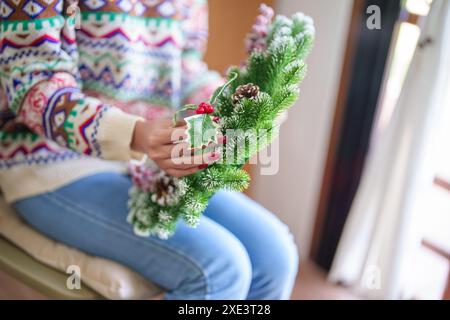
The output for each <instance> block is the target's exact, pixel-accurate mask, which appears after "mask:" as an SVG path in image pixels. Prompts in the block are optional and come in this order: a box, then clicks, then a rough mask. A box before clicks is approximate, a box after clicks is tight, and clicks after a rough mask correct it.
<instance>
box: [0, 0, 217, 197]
mask: <svg viewBox="0 0 450 320" xmlns="http://www.w3.org/2000/svg"><path fill="white" fill-rule="evenodd" d="M206 38H207V6H206V3H205V1H203V0H81V1H80V3H79V4H78V3H77V2H76V1H75V0H0V84H1V86H0V185H1V188H2V191H3V192H4V194H5V196H6V198H7V200H8V201H13V200H16V199H19V198H22V197H27V196H30V195H34V194H38V193H41V192H45V191H49V190H52V189H54V188H56V187H59V186H61V185H63V184H66V183H68V182H70V181H72V180H74V179H77V178H79V177H81V176H84V175H87V174H92V173H95V172H98V171H102V170H103V171H108V170H122V168H123V166H122V165H118V164H117V163H116V162H112V161H106V160H128V159H130V158H131V157H132V155H133V154H132V152H131V151H130V142H131V138H132V133H133V130H134V124H135V123H136V121H138V120H139V119H141V117H143V118H147V119H150V118H154V117H159V116H162V115H164V114H167V113H168V112H169V111H170V110H172V109H173V108H176V107H178V106H180V105H182V104H184V103H191V102H198V101H199V100H200V99H201V100H203V99H206V98H207V97H208V96H209V95H210V94H211V91H212V90H213V89H214V88H215V87H216V86H217V85H218V83H220V81H221V79H220V77H219V75H218V74H217V73H215V72H211V71H209V70H208V69H207V66H206V65H205V63H204V62H203V61H202V55H203V52H204V50H205V45H206ZM100 159H103V160H100ZM119 167H120V169H119Z"/></svg>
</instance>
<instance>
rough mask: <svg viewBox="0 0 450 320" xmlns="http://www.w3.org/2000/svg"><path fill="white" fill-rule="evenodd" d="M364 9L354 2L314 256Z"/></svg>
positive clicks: (315, 237) (319, 208) (314, 250)
mask: <svg viewBox="0 0 450 320" xmlns="http://www.w3.org/2000/svg"><path fill="white" fill-rule="evenodd" d="M363 9H364V1H363V0H355V1H354V2H353V8H352V15H351V19H350V25H349V30H348V36H347V46H346V47H347V48H346V50H345V54H344V62H343V65H342V70H341V79H340V85H339V91H338V96H337V100H336V107H335V112H334V118H333V125H332V129H331V135H330V142H329V145H328V152H327V159H326V163H325V169H324V176H323V178H322V189H321V192H320V198H319V204H318V209H317V212H316V221H315V224H314V230H313V237H312V241H311V250H310V256H311V257H314V256H315V255H316V254H317V251H318V249H319V243H320V238H321V231H322V226H323V221H324V219H325V214H326V209H327V204H328V199H329V195H330V188H331V180H332V177H333V172H334V167H335V164H336V161H335V157H336V151H337V146H338V141H339V135H340V132H341V128H342V123H343V116H344V111H345V104H346V100H347V92H348V87H349V83H350V76H351V71H352V66H353V58H354V56H355V49H356V43H357V39H358V34H359V26H360V23H361V12H362V11H363Z"/></svg>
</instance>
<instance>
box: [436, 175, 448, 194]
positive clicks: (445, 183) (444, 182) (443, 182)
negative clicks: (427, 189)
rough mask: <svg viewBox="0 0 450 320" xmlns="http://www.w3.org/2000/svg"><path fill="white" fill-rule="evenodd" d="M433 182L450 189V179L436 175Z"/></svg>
mask: <svg viewBox="0 0 450 320" xmlns="http://www.w3.org/2000/svg"><path fill="white" fill-rule="evenodd" d="M433 183H434V184H435V185H436V186H438V187H441V188H442V189H445V190H447V191H450V181H448V180H445V179H444V178H441V177H438V176H436V177H434V181H433Z"/></svg>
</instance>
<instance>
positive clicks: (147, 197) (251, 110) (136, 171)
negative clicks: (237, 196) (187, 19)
mask: <svg viewBox="0 0 450 320" xmlns="http://www.w3.org/2000/svg"><path fill="white" fill-rule="evenodd" d="M272 18H273V10H272V9H271V8H270V7H268V6H265V5H262V6H261V7H260V14H259V15H258V17H257V19H256V23H255V24H254V26H253V28H252V32H251V33H250V34H249V35H248V37H247V39H246V48H247V52H248V59H247V61H246V62H245V63H244V64H243V65H242V66H240V67H231V68H230V69H229V70H228V72H227V80H228V81H227V82H226V83H225V84H224V85H223V86H221V87H219V88H218V89H217V90H216V91H215V92H214V94H213V96H212V97H211V99H210V101H209V102H203V103H201V104H199V105H187V106H185V107H184V108H182V109H181V111H184V110H189V109H192V110H194V111H195V115H193V116H189V117H186V118H185V119H184V120H185V121H186V123H187V128H188V129H187V132H186V135H187V138H186V139H185V140H184V141H185V142H187V143H188V144H189V145H190V147H191V148H192V150H197V151H196V152H206V150H207V151H208V152H211V148H213V152H217V153H219V154H220V155H221V161H220V162H217V163H214V164H213V165H210V166H208V167H207V168H206V169H204V170H202V171H199V172H197V173H195V174H193V175H190V176H186V177H183V178H174V177H171V176H169V175H167V174H166V173H165V172H164V171H162V170H160V169H159V168H157V167H155V166H154V165H152V163H151V161H148V160H147V161H145V162H144V163H139V164H136V163H133V164H131V165H130V174H131V177H132V180H133V187H132V188H131V189H130V200H129V203H128V207H129V210H130V211H129V214H128V218H127V220H128V222H129V223H131V224H132V225H133V226H134V231H135V233H136V234H138V235H142V236H148V235H150V234H154V235H157V236H158V237H160V238H163V239H164V238H167V237H169V236H170V235H171V234H172V233H173V232H174V231H175V228H176V225H177V223H178V220H179V219H180V218H182V219H183V220H184V221H185V223H186V224H187V225H189V226H192V227H195V226H196V225H197V224H198V221H199V218H200V215H201V213H202V212H203V210H204V209H205V207H206V205H207V203H208V200H209V198H210V197H211V196H212V195H213V194H214V193H215V192H216V191H218V190H220V189H229V190H239V191H241V190H243V189H245V188H247V186H248V184H249V176H248V174H247V173H246V172H245V171H244V170H242V169H241V168H242V165H243V164H245V163H246V162H247V161H248V160H249V159H250V158H251V157H252V156H253V155H255V154H256V153H257V152H258V151H259V150H261V149H262V148H264V147H265V146H267V145H268V144H269V143H270V142H271V141H272V139H273V138H274V137H275V136H276V134H277V131H278V125H277V124H276V122H275V120H276V118H277V116H278V115H280V113H281V112H283V111H284V110H286V109H287V108H289V107H291V106H292V105H293V103H294V102H295V101H296V99H297V98H298V94H299V89H298V85H299V83H300V81H301V80H302V79H303V78H304V76H305V71H306V64H305V62H304V59H305V58H306V56H307V55H308V53H309V51H310V49H311V47H312V44H313V40H314V26H313V20H312V19H311V18H310V17H308V16H305V15H304V14H303V13H296V14H294V15H293V16H292V17H291V18H287V17H285V16H281V15H278V16H276V17H275V19H272ZM177 114H178V112H177V113H176V115H175V117H176V116H177ZM219 135H222V136H223V139H222V140H223V143H221V144H218V143H217V137H218V136H219Z"/></svg>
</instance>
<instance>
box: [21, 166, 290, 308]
mask: <svg viewBox="0 0 450 320" xmlns="http://www.w3.org/2000/svg"><path fill="white" fill-rule="evenodd" d="M130 185H131V182H130V179H129V178H128V177H127V176H125V175H120V174H115V173H101V174H96V175H93V176H89V177H86V178H82V179H80V180H78V181H75V182H73V183H71V184H69V185H66V186H64V187H62V188H60V189H58V190H56V191H54V192H49V193H45V194H40V195H37V196H34V197H30V198H26V199H23V200H19V201H17V202H15V203H14V204H13V206H14V207H15V209H16V210H17V211H18V213H19V214H20V215H21V216H22V217H23V218H24V219H25V220H26V221H27V222H28V223H29V224H30V225H32V226H33V227H34V228H36V229H37V230H39V231H41V232H42V233H44V234H46V235H47V236H49V237H51V238H54V239H56V240H57V241H60V242H63V243H65V244H67V245H69V246H72V247H75V248H78V249H80V250H82V251H84V252H87V253H89V254H91V255H95V256H100V257H104V258H107V259H110V260H114V261H117V262H119V263H121V264H123V265H126V266H128V267H130V268H131V269H133V270H135V271H137V272H138V273H140V274H141V275H142V276H144V277H145V278H146V279H148V280H150V281H152V282H153V283H156V284H158V285H160V286H161V287H163V288H164V289H165V292H166V293H165V298H166V299H288V298H289V296H290V294H291V291H292V287H293V284H294V282H295V277H296V273H297V266H298V256H297V250H296V247H295V245H294V243H293V241H292V236H291V235H290V234H289V232H288V229H287V227H286V226H285V225H284V224H282V223H281V222H280V221H279V220H278V219H277V218H276V217H275V216H274V215H273V214H271V213H270V212H268V211H267V210H266V209H264V208H263V207H261V206H260V205H258V204H257V203H255V202H253V201H252V200H250V199H249V198H247V197H246V196H244V195H242V194H240V193H235V192H226V191H221V192H218V193H217V194H216V195H215V196H214V197H213V198H212V199H211V200H210V202H209V204H208V207H207V209H206V211H205V213H204V216H203V217H202V219H201V221H200V225H199V226H198V227H197V228H195V229H192V228H189V227H186V226H185V225H184V224H183V223H179V225H178V228H177V231H176V233H175V234H174V235H173V236H172V237H171V238H169V239H168V240H160V239H158V238H156V237H153V236H150V237H146V238H144V237H139V236H136V235H134V233H133V231H132V227H131V225H129V224H128V223H127V222H126V216H127V212H128V210H127V200H128V189H129V187H130Z"/></svg>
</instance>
